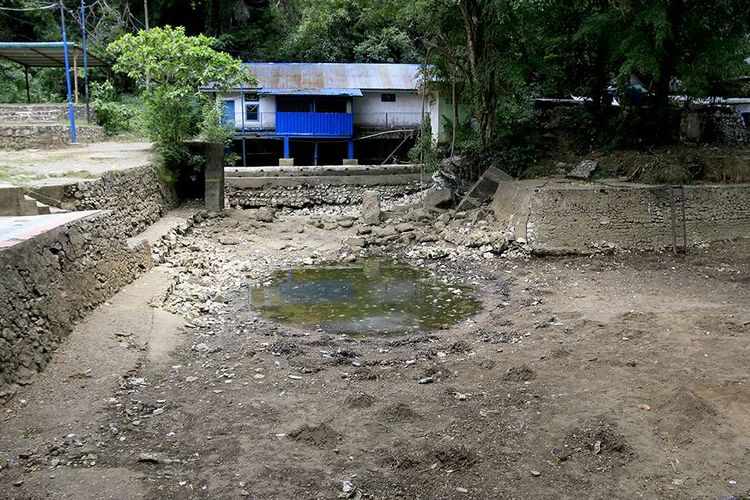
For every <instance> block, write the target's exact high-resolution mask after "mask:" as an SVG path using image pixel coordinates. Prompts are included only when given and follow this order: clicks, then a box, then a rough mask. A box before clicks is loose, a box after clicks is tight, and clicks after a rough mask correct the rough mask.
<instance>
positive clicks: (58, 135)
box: [0, 122, 108, 148]
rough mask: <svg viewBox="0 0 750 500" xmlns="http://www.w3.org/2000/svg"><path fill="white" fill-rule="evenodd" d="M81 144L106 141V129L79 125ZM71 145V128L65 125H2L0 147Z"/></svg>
mask: <svg viewBox="0 0 750 500" xmlns="http://www.w3.org/2000/svg"><path fill="white" fill-rule="evenodd" d="M76 137H77V139H78V142H79V143H91V142H102V141H106V140H108V139H107V133H106V131H105V130H104V127H100V126H98V125H79V126H77V127H76ZM68 143H70V126H68V125H63V124H54V123H50V124H48V123H44V124H24V123H22V122H19V123H18V124H16V123H13V124H7V123H6V124H2V125H0V145H2V146H6V147H27V148H28V147H35V148H52V147H57V146H60V145H62V144H68Z"/></svg>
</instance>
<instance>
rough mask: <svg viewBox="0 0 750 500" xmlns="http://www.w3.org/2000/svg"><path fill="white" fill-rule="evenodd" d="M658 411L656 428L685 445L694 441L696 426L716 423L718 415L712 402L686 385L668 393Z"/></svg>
mask: <svg viewBox="0 0 750 500" xmlns="http://www.w3.org/2000/svg"><path fill="white" fill-rule="evenodd" d="M657 412H658V413H657V414H658V415H659V417H658V419H657V421H656V428H657V429H658V430H659V433H660V434H661V435H662V437H664V438H666V439H669V440H670V441H672V442H673V443H676V444H683V445H684V444H689V443H691V442H692V441H693V435H694V429H695V428H696V427H698V426H702V427H704V428H705V427H706V426H712V425H714V424H715V423H716V418H717V415H718V413H717V411H716V409H715V408H714V407H713V406H712V405H711V404H710V403H708V402H707V401H706V400H705V399H703V398H702V397H700V396H698V395H697V394H696V393H695V392H693V391H691V390H690V389H688V388H687V387H684V386H680V387H678V388H676V389H675V390H674V391H672V392H671V393H669V394H667V395H666V396H665V397H664V402H663V403H661V404H660V405H659V406H658V407H657ZM701 434H705V433H704V432H701Z"/></svg>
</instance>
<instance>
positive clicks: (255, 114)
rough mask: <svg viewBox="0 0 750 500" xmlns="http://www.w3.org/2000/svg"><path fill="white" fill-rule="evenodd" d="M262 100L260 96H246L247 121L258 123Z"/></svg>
mask: <svg viewBox="0 0 750 500" xmlns="http://www.w3.org/2000/svg"><path fill="white" fill-rule="evenodd" d="M259 115H260V99H259V98H258V94H245V121H246V122H257V121H258V119H259V118H260V116H259Z"/></svg>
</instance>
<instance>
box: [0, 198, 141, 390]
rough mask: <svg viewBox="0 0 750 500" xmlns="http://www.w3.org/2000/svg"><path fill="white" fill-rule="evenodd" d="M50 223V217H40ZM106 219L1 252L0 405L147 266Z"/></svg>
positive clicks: (84, 221)
mask: <svg viewBox="0 0 750 500" xmlns="http://www.w3.org/2000/svg"><path fill="white" fill-rule="evenodd" d="M42 217H54V216H42ZM120 231H121V229H120V224H119V223H118V222H117V221H116V219H114V218H113V217H112V216H111V215H110V214H109V213H107V212H95V213H93V214H91V215H88V216H86V217H84V218H81V219H78V220H74V221H72V222H68V223H65V224H63V225H60V226H57V227H56V228H54V229H52V230H49V231H47V232H44V233H42V234H39V235H37V236H34V237H33V238H30V239H27V240H25V241H22V242H19V243H16V244H15V245H13V246H10V247H6V248H0V275H1V276H2V279H1V280H0V304H2V305H3V310H2V314H0V402H2V401H4V400H6V399H7V398H9V397H10V396H12V394H13V393H14V392H15V390H16V389H17V388H18V386H20V385H25V384H28V383H30V381H31V379H32V377H33V375H34V374H35V373H37V372H38V371H40V370H42V369H43V368H44V366H45V365H46V363H47V362H48V361H49V359H50V357H51V356H52V354H53V352H54V350H55V349H56V347H57V346H58V345H59V343H60V341H61V340H62V339H63V338H64V337H65V336H67V335H68V334H69V333H70V331H71V330H72V327H73V324H74V323H75V322H76V321H78V320H80V319H81V318H83V316H84V315H85V314H86V313H87V312H88V311H90V310H91V309H92V308H94V307H95V306H97V305H98V304H100V303H102V302H104V301H105V300H107V299H108V298H109V297H111V296H112V295H113V294H114V293H115V292H117V290H119V289H120V287H122V286H123V285H125V284H127V283H129V282H131V281H132V280H134V279H135V278H136V277H137V276H138V275H139V274H140V273H141V272H142V271H143V270H145V269H148V268H149V267H150V266H151V263H152V261H151V255H150V251H149V248H148V246H147V245H140V246H138V247H136V248H130V247H128V245H127V244H126V241H125V238H124V237H123V235H122V234H121V232H120Z"/></svg>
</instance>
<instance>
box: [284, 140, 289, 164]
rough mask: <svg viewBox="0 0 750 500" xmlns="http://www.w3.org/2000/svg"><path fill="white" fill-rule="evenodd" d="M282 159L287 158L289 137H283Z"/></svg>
mask: <svg viewBox="0 0 750 500" xmlns="http://www.w3.org/2000/svg"><path fill="white" fill-rule="evenodd" d="M284 158H289V136H288V135H285V136H284Z"/></svg>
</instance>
